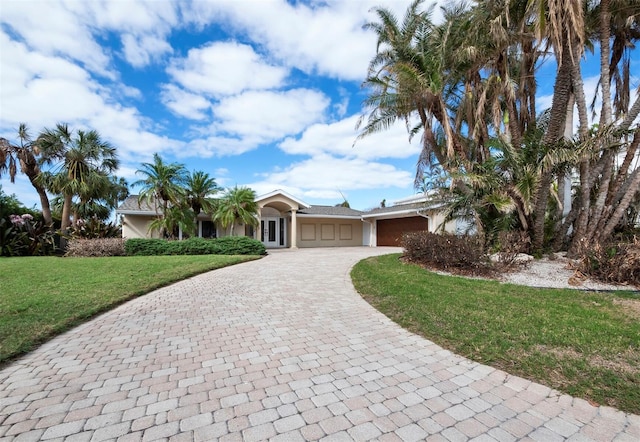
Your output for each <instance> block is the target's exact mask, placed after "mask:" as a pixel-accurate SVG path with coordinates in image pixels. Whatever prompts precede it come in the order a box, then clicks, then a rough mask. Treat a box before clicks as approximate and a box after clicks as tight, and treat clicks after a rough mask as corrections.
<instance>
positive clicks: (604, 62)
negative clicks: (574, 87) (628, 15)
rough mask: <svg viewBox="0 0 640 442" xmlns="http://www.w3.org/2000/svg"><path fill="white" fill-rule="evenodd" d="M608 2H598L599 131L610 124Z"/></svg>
mask: <svg viewBox="0 0 640 442" xmlns="http://www.w3.org/2000/svg"><path fill="white" fill-rule="evenodd" d="M610 3H611V2H610V0H600V88H602V110H601V112H600V129H601V130H603V129H605V128H606V126H608V125H609V124H611V119H612V117H611V79H610V76H609V65H610V64H609V55H610V53H611V51H610V48H609V45H610V42H609V40H610V39H611V27H610V26H611V12H610V10H609V6H610Z"/></svg>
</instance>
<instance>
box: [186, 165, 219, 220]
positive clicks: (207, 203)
mask: <svg viewBox="0 0 640 442" xmlns="http://www.w3.org/2000/svg"><path fill="white" fill-rule="evenodd" d="M221 190H222V188H221V187H220V186H218V183H216V180H215V178H212V177H210V176H209V174H208V173H205V172H201V171H196V172H193V173H192V174H190V175H189V176H188V178H187V181H186V182H185V203H186V204H187V205H188V206H189V207H191V210H193V213H194V216H195V218H196V219H197V217H198V215H199V214H200V212H202V211H204V212H205V213H208V214H212V213H214V212H215V209H216V200H215V199H214V198H213V195H215V194H217V193H218V192H220V191H221Z"/></svg>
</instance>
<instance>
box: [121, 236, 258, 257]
mask: <svg viewBox="0 0 640 442" xmlns="http://www.w3.org/2000/svg"><path fill="white" fill-rule="evenodd" d="M124 248H125V251H126V252H127V255H129V256H134V255H137V256H142V255H144V256H150V255H266V253H267V251H266V249H265V247H264V244H262V243H261V242H260V241H258V240H255V239H252V238H248V237H246V236H225V237H223V238H217V239H204V238H189V239H185V240H183V241H167V240H164V239H147V238H132V239H129V240H127V242H125V243H124Z"/></svg>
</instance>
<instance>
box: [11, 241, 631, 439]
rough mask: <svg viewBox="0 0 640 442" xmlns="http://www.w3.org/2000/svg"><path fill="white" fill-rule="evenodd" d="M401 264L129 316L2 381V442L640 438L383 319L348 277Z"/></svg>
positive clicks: (250, 286) (329, 254) (274, 280)
mask: <svg viewBox="0 0 640 442" xmlns="http://www.w3.org/2000/svg"><path fill="white" fill-rule="evenodd" d="M392 251H396V249H390V248H366V247H358V248H332V249H301V250H295V251H294V250H280V251H273V252H272V253H270V255H269V256H267V257H265V258H264V259H261V260H258V261H253V262H249V263H244V264H241V265H237V266H233V267H230V268H225V269H220V270H216V271H213V272H209V273H207V274H204V275H200V276H197V277H194V278H191V279H188V280H186V281H183V282H180V283H178V284H174V285H172V286H169V287H165V288H162V289H160V290H156V291H154V292H153V293H150V294H148V295H146V296H144V297H141V298H138V299H135V300H133V301H131V302H128V303H127V304H124V305H122V306H120V307H118V308H116V309H114V310H113V311H111V312H108V313H106V314H104V315H102V316H100V317H98V318H96V319H94V320H92V321H90V322H88V323H86V324H83V325H81V326H79V327H77V328H75V329H73V330H71V331H69V332H68V333H65V334H64V335H61V336H59V337H57V338H55V339H53V340H51V341H50V342H48V343H46V344H44V345H43V346H41V347H40V348H38V349H37V350H36V351H34V352H32V353H30V354H29V355H27V356H25V357H23V358H22V359H20V360H18V361H16V362H15V363H13V364H11V365H9V366H7V367H6V368H5V369H4V370H2V371H1V372H0V383H1V384H0V441H13V440H15V441H20V440H31V441H36V440H49V439H51V440H66V441H73V440H122V441H140V440H158V439H164V440H167V439H170V440H175V441H180V440H196V441H198V440H203V441H204V440H221V441H222V440H247V441H259V440H271V439H272V440H286V441H293V440H327V441H336V440H380V441H403V440H404V441H409V440H424V439H429V440H469V439H473V440H478V441H481V440H482V441H484V440H486V441H502V440H520V439H525V440H566V439H570V440H595V441H601V440H639V439H640V416H636V415H629V414H625V413H622V412H620V411H618V410H615V409H613V408H610V407H594V406H592V405H591V404H589V403H588V402H586V401H584V400H581V399H575V398H572V397H570V396H567V395H563V394H560V393H558V392H556V391H553V390H552V389H550V388H548V387H545V386H542V385H539V384H535V383H532V382H530V381H527V380H524V379H521V378H518V377H515V376H510V375H509V374H507V373H505V372H503V371H500V370H495V369H493V368H491V367H487V366H483V365H480V364H477V363H474V362H471V361H469V360H466V359H464V358H462V357H459V356H456V355H454V354H452V353H451V352H449V351H446V350H443V349H442V348H440V347H438V346H437V345H435V344H433V343H432V342H429V341H428V340H426V339H423V338H421V337H419V336H416V335H413V334H411V333H409V332H407V331H406V330H403V329H402V328H400V327H399V326H397V325H396V324H394V323H393V322H392V321H390V320H389V319H387V318H386V317H385V316H383V315H382V314H380V313H378V312H377V311H376V310H375V309H373V308H372V307H371V306H369V305H368V304H367V303H366V302H365V301H363V300H362V299H361V298H360V296H358V294H357V293H355V291H354V289H353V286H352V285H351V281H350V278H349V269H350V268H351V266H352V265H353V264H355V263H356V262H357V261H358V260H360V259H362V258H365V257H367V256H372V255H376V254H382V253H389V252H392Z"/></svg>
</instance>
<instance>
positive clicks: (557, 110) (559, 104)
mask: <svg viewBox="0 0 640 442" xmlns="http://www.w3.org/2000/svg"><path fill="white" fill-rule="evenodd" d="M565 49H568V45H567V43H565ZM572 63H573V61H572V58H571V57H565V58H563V60H562V62H561V64H560V66H559V67H558V74H557V76H556V82H555V84H554V86H553V101H552V104H551V118H550V120H549V127H548V128H547V132H546V133H545V135H544V138H543V140H542V142H543V143H544V144H545V145H547V146H549V145H552V144H553V143H556V142H558V141H559V140H560V139H562V137H563V135H564V127H565V123H566V119H567V107H568V105H569V101H570V97H571V92H572V78H571V72H572V69H573V66H572ZM552 182H553V175H552V173H551V171H550V170H543V171H542V174H541V178H540V185H539V187H538V191H537V192H536V199H535V201H536V202H535V206H534V210H533V226H532V228H533V230H532V232H531V237H532V242H531V247H532V249H533V251H534V252H540V251H541V250H542V247H543V245H544V224H545V214H546V211H547V204H548V200H549V195H550V187H551V183H552Z"/></svg>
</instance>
